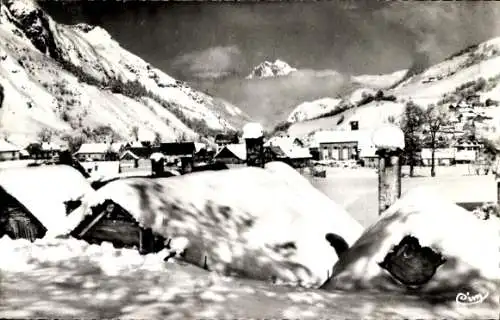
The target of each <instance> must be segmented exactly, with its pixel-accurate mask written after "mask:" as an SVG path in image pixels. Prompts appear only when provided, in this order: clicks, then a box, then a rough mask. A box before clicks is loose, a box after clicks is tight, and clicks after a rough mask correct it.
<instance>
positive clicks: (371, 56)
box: [43, 0, 500, 110]
mask: <svg viewBox="0 0 500 320" xmlns="http://www.w3.org/2000/svg"><path fill="white" fill-rule="evenodd" d="M43 6H44V7H45V9H47V10H48V11H49V13H50V14H51V15H52V16H53V17H54V18H55V19H56V20H58V21H59V22H64V23H76V22H87V23H90V24H94V25H100V26H102V27H104V28H105V29H106V30H108V31H109V32H110V33H111V35H112V36H113V37H114V38H115V39H117V40H118V41H119V42H120V44H121V45H122V46H123V47H125V48H126V49H128V50H130V51H131V52H133V53H135V54H137V55H139V56H140V57H142V58H143V59H145V60H146V61H148V62H150V63H151V64H153V65H154V66H157V67H159V68H160V69H162V70H163V71H165V72H166V73H168V74H170V75H171V76H173V77H175V78H178V79H182V80H184V81H187V82H189V83H191V84H192V85H193V86H195V87H197V88H202V89H204V90H205V91H207V92H210V93H212V94H215V95H218V96H220V97H224V98H226V99H228V100H230V101H231V102H233V103H235V104H237V105H239V106H241V104H248V105H256V106H257V108H269V106H270V105H271V106H275V107H274V108H275V109H276V110H277V109H279V108H280V107H286V108H288V107H293V105H292V104H295V103H297V102H300V101H304V100H303V99H313V98H320V97H323V96H326V95H335V93H338V92H339V90H340V89H338V88H340V87H341V86H340V85H337V84H338V83H339V81H338V77H337V76H336V75H335V73H334V72H331V71H332V70H333V71H339V72H341V73H343V74H345V73H349V74H377V73H385V72H392V71H396V70H400V69H404V68H409V67H410V66H411V65H412V63H417V64H422V63H423V64H426V63H435V62H438V61H439V60H442V59H444V58H445V57H446V56H449V55H450V54H452V53H454V52H456V51H458V50H460V49H462V48H464V47H466V46H468V45H470V44H473V43H477V42H480V41H484V40H486V39H488V38H491V37H493V36H498V35H500V33H499V30H500V28H499V26H500V14H499V13H500V2H494V1H491V2H482V1H478V2H473V1H460V2H455V1H422V2H415V1H407V2H396V1H386V2H384V1H375V0H365V1H363V0H355V1H354V0H353V1H333V0H332V1H318V2H315V1H310V2H308V1H301V2H279V1H277V2H261V3H258V2H246V3H245V2H236V3H221V2H212V3H207V2H204V3H203V2H192V3H168V2H160V1H144V2H121V1H89V2H85V3H81V2H79V1H75V2H55V1H49V2H44V3H43ZM277 58H280V59H282V60H284V61H286V62H288V63H289V64H290V65H291V66H292V67H295V68H298V69H307V73H306V75H307V76H306V77H302V78H300V79H299V78H297V77H296V78H295V79H291V80H290V81H291V82H290V83H287V82H286V81H283V80H277V81H276V82H275V83H273V82H266V84H265V86H260V85H258V84H257V85H256V84H255V83H250V82H245V81H241V79H243V78H244V77H245V76H246V75H248V73H249V72H250V71H251V70H252V68H253V67H254V66H255V65H257V64H259V63H260V62H262V61H264V60H274V59H277ZM315 72H319V73H320V74H321V75H322V76H320V77H317V76H314V75H315ZM325 72H326V73H327V74H328V73H331V74H332V76H331V77H330V78H329V80H328V81H325V80H324V79H325V77H324V74H325ZM221 78H222V79H221ZM273 85H276V87H273ZM308 85H309V87H307V86H308ZM261 90H265V94H266V97H265V100H262V99H261V98H260V97H259V96H260V93H261ZM297 90H300V94H299V95H295V96H294V97H292V98H291V100H286V101H284V100H283V97H284V96H286V95H292V96H293V95H294V94H295V92H296V91H297ZM274 91H281V92H280V93H279V96H277V97H276V99H278V100H279V101H278V100H276V99H274V98H272V97H271V96H270V95H272V94H273V92H274ZM262 92H264V91H262ZM311 92H314V94H312V93H311ZM259 99H260V100H259ZM277 105H279V106H277Z"/></svg>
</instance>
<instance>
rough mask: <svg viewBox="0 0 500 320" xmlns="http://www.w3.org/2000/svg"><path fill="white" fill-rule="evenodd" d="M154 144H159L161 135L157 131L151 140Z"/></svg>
mask: <svg viewBox="0 0 500 320" xmlns="http://www.w3.org/2000/svg"><path fill="white" fill-rule="evenodd" d="M153 144H154V145H155V146H159V145H160V144H161V135H160V133H159V132H155V139H154V141H153Z"/></svg>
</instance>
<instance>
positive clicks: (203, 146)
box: [194, 142, 207, 152]
mask: <svg viewBox="0 0 500 320" xmlns="http://www.w3.org/2000/svg"><path fill="white" fill-rule="evenodd" d="M194 148H195V150H196V152H200V150H202V149H206V148H207V145H206V144H204V143H202V142H195V143H194Z"/></svg>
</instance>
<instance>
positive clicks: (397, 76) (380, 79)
mask: <svg viewBox="0 0 500 320" xmlns="http://www.w3.org/2000/svg"><path fill="white" fill-rule="evenodd" d="M407 72H408V70H398V71H395V72H393V73H388V74H379V75H370V74H363V75H358V76H352V77H351V78H352V80H353V82H355V83H359V84H361V85H363V86H365V87H370V88H376V89H385V88H389V87H390V86H392V85H394V84H395V83H396V82H397V81H399V80H401V79H402V78H403V77H404V76H405V74H406V73H407Z"/></svg>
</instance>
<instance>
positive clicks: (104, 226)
mask: <svg viewBox="0 0 500 320" xmlns="http://www.w3.org/2000/svg"><path fill="white" fill-rule="evenodd" d="M97 192H99V191H97ZM82 208H85V207H82ZM87 209H89V210H90V212H89V213H90V214H88V215H86V216H85V218H84V219H83V220H82V221H81V222H80V223H79V224H78V225H77V226H76V228H75V229H74V230H73V231H72V232H71V235H72V236H73V237H75V238H77V239H82V240H85V241H87V242H89V243H96V244H101V243H102V242H110V243H112V244H113V246H114V247H116V248H138V249H139V252H141V253H142V254H146V253H151V252H158V251H161V250H162V249H163V248H164V246H165V239H164V238H163V237H161V236H158V235H154V234H153V232H152V231H151V229H147V228H143V227H141V226H140V225H139V223H138V222H137V220H135V219H134V217H133V216H132V215H131V214H130V213H129V212H128V211H127V210H125V209H124V208H123V207H122V206H121V205H119V204H118V203H116V202H114V201H113V200H111V199H106V200H105V201H104V202H102V203H100V204H97V205H95V206H91V207H90V208H88V207H87Z"/></svg>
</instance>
